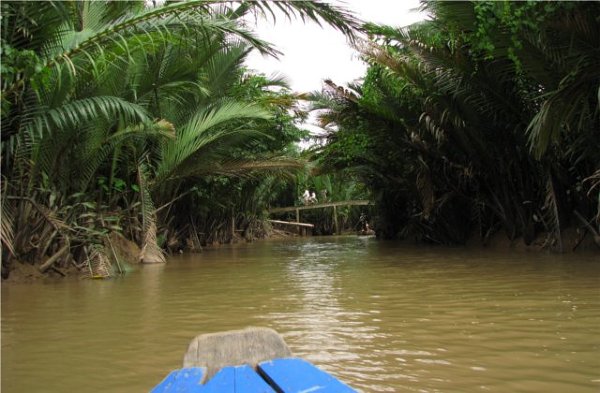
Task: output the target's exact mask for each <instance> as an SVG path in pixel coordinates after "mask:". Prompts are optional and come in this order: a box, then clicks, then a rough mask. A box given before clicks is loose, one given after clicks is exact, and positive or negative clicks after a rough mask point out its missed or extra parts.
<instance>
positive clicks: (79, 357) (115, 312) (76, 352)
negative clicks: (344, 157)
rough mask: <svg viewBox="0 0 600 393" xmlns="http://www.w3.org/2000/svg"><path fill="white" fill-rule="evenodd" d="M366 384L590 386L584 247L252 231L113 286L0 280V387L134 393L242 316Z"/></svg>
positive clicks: (458, 388) (526, 388)
mask: <svg viewBox="0 0 600 393" xmlns="http://www.w3.org/2000/svg"><path fill="white" fill-rule="evenodd" d="M251 325H252V326H267V327H271V328H274V329H276V330H277V331H279V332H280V333H282V334H283V336H284V338H285V340H286V341H287V343H288V344H289V346H290V347H291V349H292V351H293V352H294V353H295V354H297V355H298V356H301V357H304V358H306V359H308V360H310V361H312V362H313V363H315V364H317V365H319V366H320V367H322V368H324V369H326V370H327V371H329V372H331V373H333V374H335V375H336V376H338V377H339V378H341V379H342V380H344V381H346V382H347V383H349V384H350V385H352V386H354V387H356V388H358V389H360V390H362V391H364V392H387V391H389V392H413V391H414V392H475V391H493V392H517V391H518V392H598V391H599V390H600V260H598V256H597V254H596V255H582V254H577V255H548V254H545V253H536V252H532V253H522V252H511V251H503V252H495V251H485V250H483V251H473V250H469V251H467V250H464V249H447V248H431V249H426V248H410V247H407V246H401V245H398V244H394V243H386V242H378V241H376V240H374V239H368V238H356V237H340V238H309V239H292V240H285V241H269V242H258V243H254V244H249V245H246V244H244V245H241V246H237V247H232V248H222V249H217V250H208V251H206V252H204V253H202V254H197V255H183V256H179V257H175V258H172V259H170V261H169V263H168V264H167V265H166V266H141V267H140V268H139V269H136V270H135V271H134V272H132V273H130V274H129V275H128V276H127V277H125V278H122V279H115V280H110V281H80V280H72V281H68V282H59V283H35V284H11V285H3V286H2V359H1V360H2V370H1V371H2V386H1V387H2V392H3V393H10V392H78V393H85V392H146V391H148V390H149V389H150V388H151V387H152V386H154V385H155V384H156V383H158V382H159V381H160V380H161V379H162V378H163V377H164V376H165V375H166V374H167V373H168V371H169V370H171V369H174V368H178V367H179V366H180V365H181V362H182V358H183V354H184V352H185V350H186V347H187V344H188V342H189V341H190V340H191V339H192V338H193V337H194V336H195V335H197V334H199V333H205V332H215V331H222V330H228V329H236V328H243V327H246V326H251Z"/></svg>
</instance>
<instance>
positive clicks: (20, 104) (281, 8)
mask: <svg viewBox="0 0 600 393" xmlns="http://www.w3.org/2000/svg"><path fill="white" fill-rule="evenodd" d="M1 7H2V9H1V11H2V43H1V45H2V69H1V72H2V97H1V99H2V102H1V104H2V119H1V121H2V147H1V149H2V244H3V258H2V263H3V273H6V271H7V270H8V269H10V267H11V266H10V265H11V263H12V261H14V260H20V261H23V262H26V263H31V264H37V265H39V264H41V266H39V269H40V270H42V271H46V270H48V271H50V270H54V271H55V272H57V273H60V274H64V271H63V270H62V268H66V267H69V266H76V267H78V268H84V269H87V270H89V273H90V274H91V275H106V274H108V273H109V271H110V270H111V269H112V266H111V261H112V262H114V258H112V256H113V255H114V253H112V252H111V251H112V244H110V240H109V235H110V234H111V233H112V232H117V233H121V234H123V235H124V236H125V237H127V238H129V239H131V240H134V241H135V242H137V243H138V245H139V246H140V247H142V253H141V255H140V259H141V260H142V261H144V262H160V261H164V256H163V250H164V249H165V248H167V249H169V248H170V249H172V250H177V249H181V248H185V247H190V248H198V247H199V246H200V244H201V243H203V242H210V241H212V240H215V239H217V240H218V238H223V237H228V236H229V237H230V236H231V234H232V229H233V227H235V226H238V227H239V226H240V225H241V226H242V227H249V226H250V225H251V224H252V221H253V220H252V217H254V216H256V214H257V213H258V212H260V210H261V209H263V208H264V207H265V206H267V205H268V203H269V198H271V196H270V195H273V193H272V190H273V189H277V188H281V187H283V186H282V185H281V184H280V183H281V179H282V176H283V175H286V174H288V175H289V174H291V173H293V172H294V171H296V170H301V169H303V168H304V164H303V163H302V162H301V161H299V160H298V159H296V158H295V156H294V151H293V149H291V148H290V146H291V145H292V144H293V142H295V141H297V140H299V138H300V137H301V135H302V132H301V131H300V130H299V129H298V128H297V127H296V120H297V119H298V118H301V116H302V115H301V114H300V112H297V115H296V114H294V113H295V112H294V110H295V108H296V101H297V97H295V96H294V95H293V94H292V93H291V92H290V91H289V89H288V88H287V87H286V84H285V81H283V80H281V79H280V78H267V77H264V76H262V75H255V74H252V73H251V72H249V71H248V70H246V69H244V67H243V66H242V63H243V60H244V58H245V56H246V55H247V54H248V53H249V52H250V51H251V50H259V51H261V52H263V53H265V54H271V55H275V54H276V53H277V52H276V51H275V50H274V49H273V48H272V47H271V46H270V45H269V44H268V43H266V42H263V41H261V40H260V39H259V38H257V37H256V36H255V35H254V34H253V33H252V31H250V30H249V29H247V28H246V27H245V26H246V22H245V20H246V19H244V18H246V17H247V18H248V19H249V18H253V17H254V16H256V15H264V16H265V17H269V16H270V15H275V14H274V13H273V11H274V10H277V11H278V12H279V13H283V15H285V16H286V17H301V18H302V19H310V20H315V21H318V22H320V23H327V24H330V25H332V26H334V27H336V28H338V29H339V30H341V31H342V32H343V33H345V34H347V35H348V36H352V32H353V31H354V29H356V28H357V27H358V26H357V23H356V21H355V20H354V19H353V17H352V16H351V15H350V14H348V13H347V12H345V11H344V10H343V9H340V8H336V7H334V6H330V5H328V4H323V3H320V2H309V1H293V2H285V1H282V2H276V3H270V2H246V1H240V2H222V1H209V0H192V1H185V2H178V1H167V2H165V3H163V4H161V5H156V4H154V3H151V2H144V1H70V2H62V1H56V2H54V1H45V2H18V1H14V2H13V1H3V2H2V4H1ZM252 15H254V16H252ZM258 173H260V176H257V174H258ZM236 221H238V222H237V223H236ZM201 237H203V238H201ZM107 243H108V244H107Z"/></svg>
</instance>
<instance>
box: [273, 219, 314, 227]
mask: <svg viewBox="0 0 600 393" xmlns="http://www.w3.org/2000/svg"><path fill="white" fill-rule="evenodd" d="M267 221H269V222H271V223H273V224H283V225H293V226H295V227H304V228H314V227H315V225H314V224H308V223H304V222H294V221H280V220H267Z"/></svg>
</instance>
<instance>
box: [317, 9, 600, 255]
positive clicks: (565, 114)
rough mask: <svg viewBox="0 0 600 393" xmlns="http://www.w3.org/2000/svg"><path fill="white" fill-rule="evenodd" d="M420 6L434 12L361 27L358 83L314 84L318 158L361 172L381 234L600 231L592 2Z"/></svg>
mask: <svg viewBox="0 0 600 393" xmlns="http://www.w3.org/2000/svg"><path fill="white" fill-rule="evenodd" d="M423 8H424V10H426V11H428V12H429V14H430V16H431V18H430V20H428V21H425V22H422V23H419V24H416V25H413V26H410V27H408V28H404V29H398V28H392V27H388V26H376V25H369V26H368V27H367V29H368V31H369V33H370V34H369V40H367V41H365V42H363V43H361V44H359V49H360V50H361V52H362V54H363V57H364V59H365V60H366V61H368V62H369V64H370V67H369V69H368V72H367V74H366V75H365V77H364V82H363V83H362V85H352V86H349V87H347V88H344V87H341V86H336V85H335V84H334V83H333V82H331V81H329V82H328V83H327V86H326V88H325V90H324V91H323V92H322V93H321V94H317V95H315V97H314V105H313V107H314V109H315V110H319V111H318V113H319V114H320V119H321V122H322V124H323V126H324V127H326V128H328V129H329V134H328V139H327V143H326V144H325V145H324V146H323V147H322V148H321V149H320V150H319V152H318V157H319V160H320V163H321V165H322V166H323V167H324V168H329V170H346V171H351V172H352V173H354V174H355V175H356V176H358V177H359V178H360V179H362V181H364V182H365V184H367V185H368V187H369V189H370V190H371V191H372V192H373V194H374V195H375V196H376V199H377V202H378V206H379V207H380V209H381V215H380V218H381V221H380V222H379V233H380V234H382V235H384V236H386V237H395V236H397V235H399V234H400V235H401V236H403V237H408V238H415V239H417V240H423V241H428V242H433V243H440V244H457V243H459V244H460V243H465V242H466V241H467V239H468V238H470V237H472V236H473V235H475V234H478V235H479V236H480V238H481V239H483V240H484V242H485V241H487V239H488V238H489V237H490V236H491V235H493V234H494V233H496V232H498V231H500V230H503V231H504V232H505V233H506V234H507V236H508V237H509V238H510V239H513V240H514V239H517V238H522V239H523V240H524V242H525V243H526V244H530V243H531V242H532V241H534V239H536V236H538V235H539V234H540V233H544V234H546V237H545V239H544V240H545V245H546V246H549V247H555V248H557V249H563V248H564V247H563V244H562V240H561V239H562V236H561V234H562V231H563V230H564V229H565V228H567V227H568V226H578V227H581V228H582V231H584V232H588V231H589V232H592V234H593V235H595V236H596V241H597V242H599V243H600V238H599V237H598V228H599V225H600V215H599V207H600V185H599V181H600V119H599V110H600V107H599V102H598V100H599V97H600V20H599V15H600V5H599V3H597V2H508V1H503V2H444V1H439V2H438V1H427V2H425V3H423ZM584 232H582V235H583V233H584Z"/></svg>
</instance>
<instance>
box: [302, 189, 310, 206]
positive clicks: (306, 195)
mask: <svg viewBox="0 0 600 393" xmlns="http://www.w3.org/2000/svg"><path fill="white" fill-rule="evenodd" d="M302 203H304V204H305V205H308V204H309V203H310V192H309V191H308V190H304V194H302Z"/></svg>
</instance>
